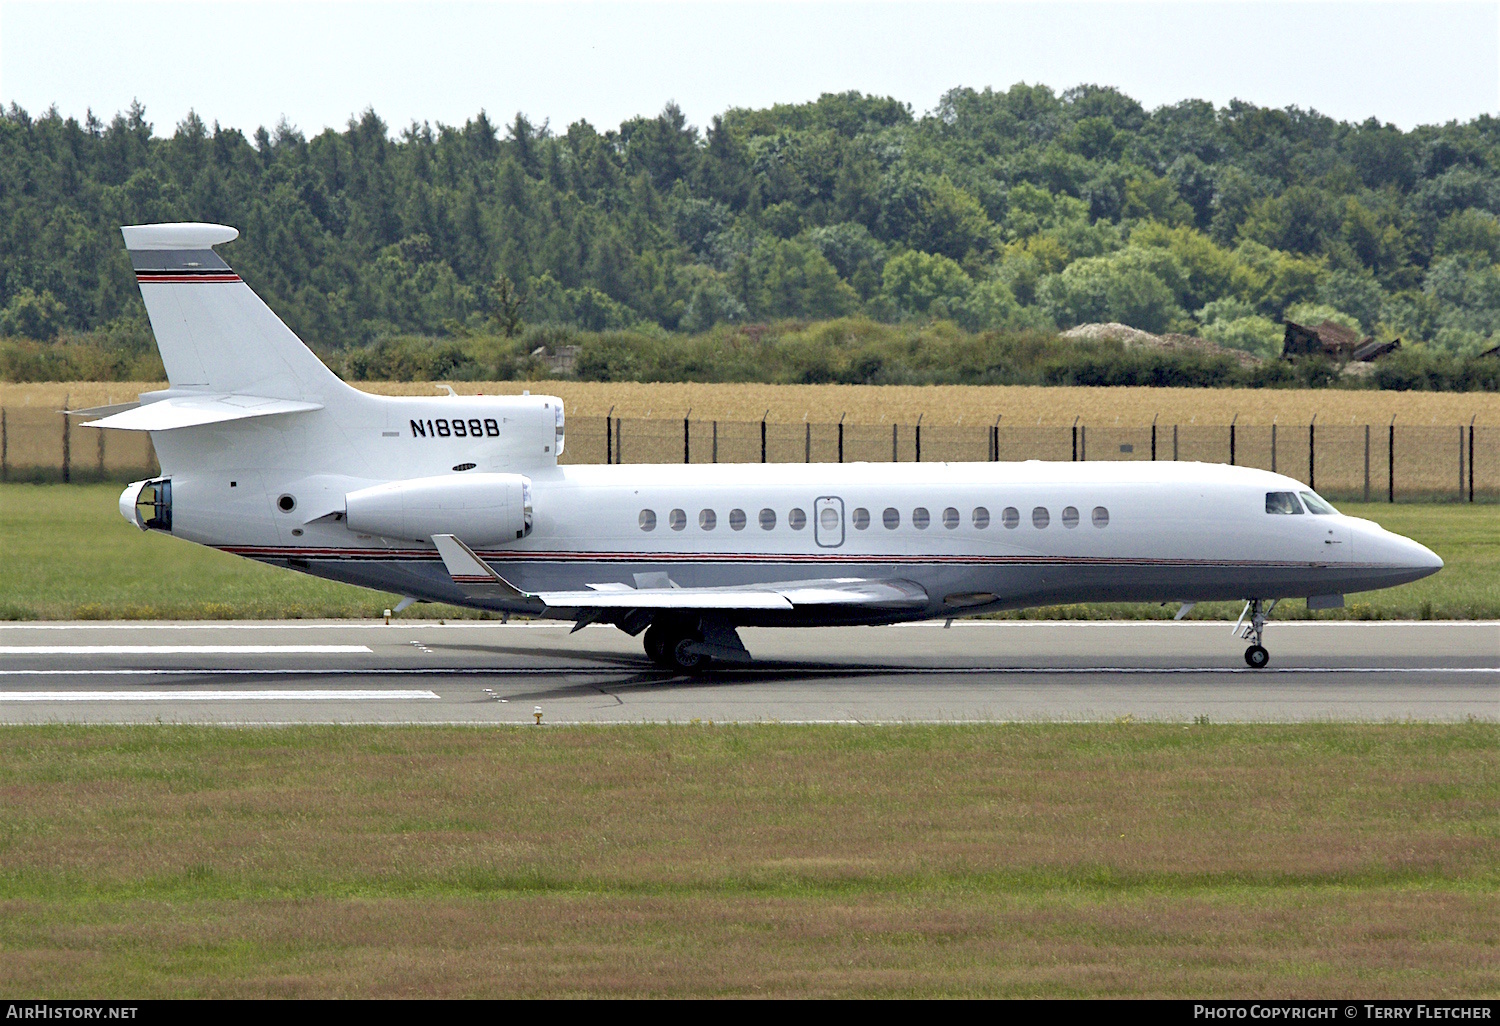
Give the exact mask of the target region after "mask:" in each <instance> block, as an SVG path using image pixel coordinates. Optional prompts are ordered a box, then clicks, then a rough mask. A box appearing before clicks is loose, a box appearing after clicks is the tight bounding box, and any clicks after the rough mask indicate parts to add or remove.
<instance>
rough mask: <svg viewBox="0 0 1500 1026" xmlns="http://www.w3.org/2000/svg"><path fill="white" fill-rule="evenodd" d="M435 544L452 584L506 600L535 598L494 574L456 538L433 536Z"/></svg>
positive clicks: (442, 535) (445, 535) (492, 570)
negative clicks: (497, 595)
mask: <svg viewBox="0 0 1500 1026" xmlns="http://www.w3.org/2000/svg"><path fill="white" fill-rule="evenodd" d="M432 544H434V545H436V546H437V550H438V555H439V556H442V557H443V565H444V566H445V567H447V568H448V574H449V576H451V577H452V578H453V583H454V584H458V585H461V586H463V587H464V589H465V590H466V591H467V590H470V589H475V590H479V591H484V592H488V593H490V594H494V593H495V592H498V593H499V594H501V595H504V596H505V597H507V598H522V599H529V598H534V597H535V596H532V595H528V594H526V593H525V592H524V591H521V590H520V589H519V588H517V587H516V586H515V585H513V584H511V583H510V582H509V581H507V580H506V579H505V578H504V577H501V576H500V575H499V574H497V573H495V571H494V569H493V568H492V567H491V566H490V565H489V564H488V563H486V562H485V561H484V560H482V559H480V558H479V557H478V556H477V555H475V553H474V550H473V549H471V548H469V547H468V546H467V545H465V544H464V543H463V542H461V541H459V540H458V538H456V537H455V536H453V535H451V534H435V535H433V536H432Z"/></svg>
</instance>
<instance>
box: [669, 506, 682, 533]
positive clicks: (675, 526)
mask: <svg viewBox="0 0 1500 1026" xmlns="http://www.w3.org/2000/svg"><path fill="white" fill-rule="evenodd" d="M667 524H668V525H669V526H670V527H671V528H672V530H674V531H680V530H682V529H683V528H684V527H686V526H687V514H686V513H684V512H683V511H682V510H680V509H674V510H673V511H672V512H670V513H668V514H667Z"/></svg>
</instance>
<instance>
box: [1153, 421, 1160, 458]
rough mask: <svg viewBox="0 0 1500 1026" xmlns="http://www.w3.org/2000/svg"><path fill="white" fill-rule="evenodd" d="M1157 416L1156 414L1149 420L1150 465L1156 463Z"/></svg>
mask: <svg viewBox="0 0 1500 1026" xmlns="http://www.w3.org/2000/svg"><path fill="white" fill-rule="evenodd" d="M1159 416H1161V414H1159V413H1158V414H1156V415H1154V416H1153V417H1152V418H1151V462H1152V463H1155V462H1156V418H1157V417H1159Z"/></svg>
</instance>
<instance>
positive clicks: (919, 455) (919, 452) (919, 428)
mask: <svg viewBox="0 0 1500 1026" xmlns="http://www.w3.org/2000/svg"><path fill="white" fill-rule="evenodd" d="M915 433H916V443H917V462H918V463H921V462H922V414H920V413H919V414H917V427H916V432H915Z"/></svg>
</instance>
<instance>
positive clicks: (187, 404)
mask: <svg viewBox="0 0 1500 1026" xmlns="http://www.w3.org/2000/svg"><path fill="white" fill-rule="evenodd" d="M322 408H323V406H322V404H321V403H307V402H299V401H297V400H294V399H273V398H270V397H269V396H261V395H226V394H220V395H177V396H171V397H170V398H167V399H160V400H157V401H156V402H154V403H146V404H144V405H142V406H137V407H135V408H134V409H129V410H125V411H124V412H123V413H116V414H113V415H111V416H108V417H105V418H103V419H102V420H91V421H88V422H86V423H84V424H83V425H82V426H83V427H92V428H112V429H114V430H116V431H175V430H176V429H178V428H186V427H199V426H201V425H203V424H220V423H224V422H226V421H232V420H248V419H249V418H251V417H269V416H272V415H273V414H278V413H307V412H309V411H311V410H321V409H322Z"/></svg>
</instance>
